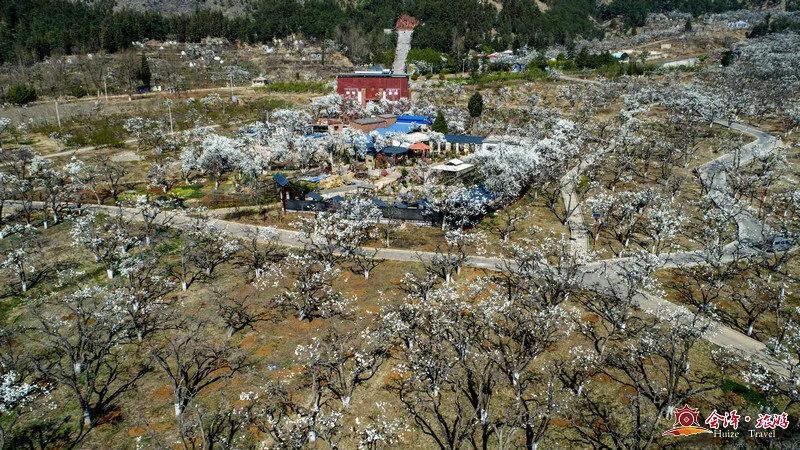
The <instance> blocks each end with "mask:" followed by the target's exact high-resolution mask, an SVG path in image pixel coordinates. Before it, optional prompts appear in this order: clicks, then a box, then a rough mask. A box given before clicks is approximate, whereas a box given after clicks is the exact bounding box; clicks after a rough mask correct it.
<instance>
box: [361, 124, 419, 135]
mask: <svg viewBox="0 0 800 450" xmlns="http://www.w3.org/2000/svg"><path fill="white" fill-rule="evenodd" d="M419 127H420V125H419V124H418V123H411V122H402V123H393V124H391V125H389V126H388V127H384V128H376V129H375V132H376V133H378V134H380V135H381V136H386V135H387V134H389V133H399V134H408V133H411V132H413V131H416V130H418V129H419ZM370 139H371V138H370Z"/></svg>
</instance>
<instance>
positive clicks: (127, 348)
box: [32, 286, 149, 443]
mask: <svg viewBox="0 0 800 450" xmlns="http://www.w3.org/2000/svg"><path fill="white" fill-rule="evenodd" d="M32 312H33V313H34V315H35V316H36V317H37V322H38V324H37V326H36V327H35V331H36V333H37V334H36V336H37V338H36V347H37V352H36V353H34V354H37V355H41V356H39V357H38V358H36V359H35V360H34V365H35V367H36V370H37V372H38V374H39V376H41V377H44V378H46V379H50V380H53V381H54V382H55V383H56V384H57V385H58V386H59V389H63V390H64V391H65V392H66V393H68V394H69V395H70V396H71V397H72V398H73V399H74V400H75V401H76V403H77V404H78V406H79V408H80V411H81V415H80V419H79V420H78V423H77V424H76V428H77V431H76V435H75V436H74V437H73V438H72V441H73V442H75V443H79V442H80V441H81V440H83V439H84V438H85V436H86V434H87V433H88V432H89V431H91V430H92V429H93V428H95V427H96V426H97V425H98V424H99V420H100V418H101V417H102V416H103V415H104V414H105V413H107V412H108V411H109V408H110V407H111V406H112V405H113V404H115V403H116V402H117V401H118V400H120V399H121V398H122V397H123V395H124V394H125V393H127V392H129V391H130V390H132V389H134V387H135V386H136V383H137V382H138V381H139V380H140V379H141V377H142V376H143V375H144V374H145V373H147V372H148V371H149V367H148V365H147V364H146V361H145V360H143V359H141V358H140V357H139V354H138V352H136V351H134V350H133V348H132V347H131V346H132V345H133V344H131V343H130V340H129V337H130V328H129V326H128V325H126V319H125V316H124V315H123V314H122V313H121V312H120V311H119V310H118V308H117V305H116V302H115V301H114V300H113V298H112V296H111V295H110V292H109V291H108V290H107V289H105V288H101V287H99V286H85V287H82V288H80V289H78V290H76V291H74V292H66V291H65V290H60V291H57V292H55V293H54V294H52V295H51V296H49V297H48V298H45V299H44V300H43V303H41V304H38V305H37V307H36V308H35V311H32Z"/></svg>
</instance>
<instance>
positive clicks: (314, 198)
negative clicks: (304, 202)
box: [306, 192, 324, 202]
mask: <svg viewBox="0 0 800 450" xmlns="http://www.w3.org/2000/svg"><path fill="white" fill-rule="evenodd" d="M306 198H307V199H309V200H312V201H315V202H321V201H322V200H324V199H323V198H322V196H321V195H319V194H317V193H316V192H309V193H308V194H306Z"/></svg>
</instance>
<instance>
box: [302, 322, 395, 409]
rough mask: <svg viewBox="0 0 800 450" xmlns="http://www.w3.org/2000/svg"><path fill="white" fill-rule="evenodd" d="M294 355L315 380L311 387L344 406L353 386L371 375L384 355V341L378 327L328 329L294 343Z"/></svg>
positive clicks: (379, 365) (346, 406)
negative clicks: (343, 330)
mask: <svg viewBox="0 0 800 450" xmlns="http://www.w3.org/2000/svg"><path fill="white" fill-rule="evenodd" d="M295 355H296V356H297V357H298V358H299V359H300V361H301V362H302V363H303V365H304V366H305V367H306V370H307V371H308V372H307V373H308V374H309V375H310V377H311V378H312V380H311V382H312V383H314V384H316V386H315V387H314V390H315V391H317V390H319V391H324V392H329V394H327V395H332V396H333V397H335V398H336V399H338V400H339V401H340V402H341V405H342V408H343V409H348V408H349V407H350V402H351V400H352V399H353V395H354V392H355V390H356V389H357V388H358V387H359V386H360V385H362V384H364V383H366V382H367V381H369V380H370V379H372V377H374V376H375V374H376V373H377V372H378V370H379V369H380V367H381V365H382V364H383V362H384V360H385V359H386V358H387V357H388V341H387V340H386V339H385V336H382V335H381V334H380V330H372V329H365V330H363V331H360V332H349V333H340V332H331V333H330V334H327V335H325V336H323V337H322V338H318V337H314V338H312V342H311V344H309V345H300V346H298V347H297V349H296V350H295ZM323 395H325V394H323Z"/></svg>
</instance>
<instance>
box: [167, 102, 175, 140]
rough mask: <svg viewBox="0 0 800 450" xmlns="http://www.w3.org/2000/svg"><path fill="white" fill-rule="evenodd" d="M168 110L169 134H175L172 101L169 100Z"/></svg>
mask: <svg viewBox="0 0 800 450" xmlns="http://www.w3.org/2000/svg"><path fill="white" fill-rule="evenodd" d="M167 110H168V111H169V132H170V134H175V128H174V127H173V125H172V100H167Z"/></svg>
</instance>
